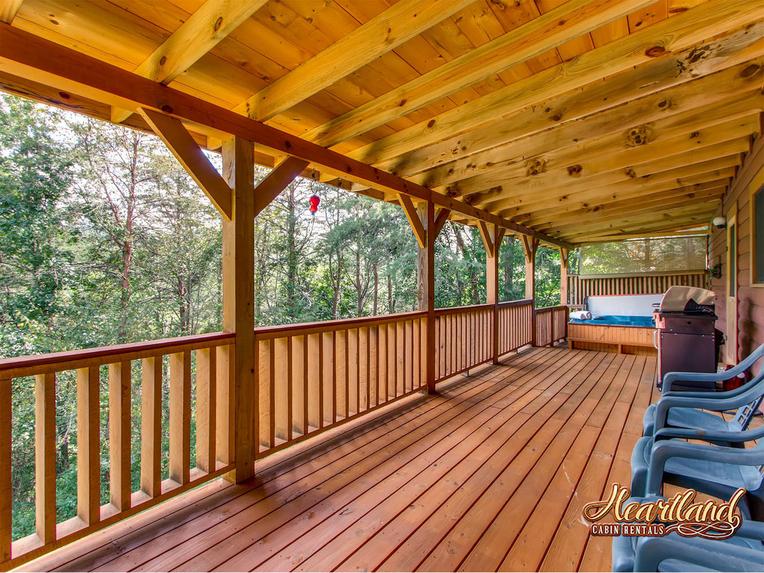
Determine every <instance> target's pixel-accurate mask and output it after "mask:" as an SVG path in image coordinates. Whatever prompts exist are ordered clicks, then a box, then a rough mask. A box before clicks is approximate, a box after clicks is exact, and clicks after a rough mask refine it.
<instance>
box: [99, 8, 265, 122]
mask: <svg viewBox="0 0 764 573" xmlns="http://www.w3.org/2000/svg"><path fill="white" fill-rule="evenodd" d="M267 1H268V0H207V1H206V2H205V3H204V4H202V5H201V6H200V7H199V9H198V10H196V11H195V12H194V13H193V14H191V16H189V18H188V20H186V21H185V22H183V24H181V25H180V27H179V28H178V29H177V30H175V32H173V33H172V35H171V36H170V37H169V38H167V40H165V41H164V42H163V43H162V45H161V46H159V47H158V48H157V49H156V50H154V52H153V53H152V54H151V55H150V56H149V57H148V58H146V59H145V60H144V61H143V63H141V65H139V66H138V68H137V69H136V70H135V73H136V74H140V75H142V76H143V77H145V78H148V79H150V80H154V81H156V82H162V83H164V84H169V83H170V82H171V81H172V80H174V79H175V78H177V77H178V76H179V75H180V74H182V73H183V72H185V71H186V70H187V69H188V68H190V67H191V66H192V65H194V63H196V62H197V61H198V60H199V59H200V58H201V57H202V56H204V55H205V54H206V53H207V52H209V51H210V50H212V48H214V47H215V46H216V45H217V44H218V43H219V42H220V41H221V40H222V39H223V38H225V37H226V36H228V35H229V34H230V33H231V32H233V31H234V30H236V28H238V27H239V25H240V24H241V23H242V22H244V21H245V20H246V19H247V18H249V17H250V16H252V14H254V13H255V12H257V11H258V10H259V9H260V8H261V7H262V6H263V5H264V4H265V3H266V2H267ZM131 113H132V112H131V111H129V110H124V109H120V108H115V109H113V110H112V121H114V122H115V123H121V122H123V121H124V120H125V119H127V117H129V116H130V114H131Z"/></svg>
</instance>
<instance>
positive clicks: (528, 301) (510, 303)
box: [499, 298, 533, 307]
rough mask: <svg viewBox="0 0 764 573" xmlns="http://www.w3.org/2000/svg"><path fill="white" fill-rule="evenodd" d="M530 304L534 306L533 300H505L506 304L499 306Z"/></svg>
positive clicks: (501, 303)
mask: <svg viewBox="0 0 764 573" xmlns="http://www.w3.org/2000/svg"><path fill="white" fill-rule="evenodd" d="M528 304H533V299H532V298H521V299H520V300H505V301H504V302H500V303H499V306H500V307H501V306H525V305H528Z"/></svg>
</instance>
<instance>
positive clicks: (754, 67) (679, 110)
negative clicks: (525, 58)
mask: <svg viewBox="0 0 764 573" xmlns="http://www.w3.org/2000/svg"><path fill="white" fill-rule="evenodd" d="M763 68H764V57H762V58H756V59H755V60H751V61H749V62H745V63H743V64H739V65H738V66H735V67H732V68H729V69H727V70H723V71H721V72H718V73H716V74H711V75H709V76H706V77H704V78H700V79H696V80H694V81H689V82H685V83H683V84H680V85H678V86H676V87H673V88H670V89H667V90H663V91H660V92H657V93H655V94H651V95H648V96H646V97H642V98H639V99H634V100H632V101H629V102H627V103H624V104H621V105H618V106H616V107H613V108H609V109H606V110H603V111H600V112H597V113H594V114H592V115H587V116H585V117H582V118H580V119H576V120H573V121H569V122H564V123H560V124H557V125H554V127H552V128H550V129H546V130H544V131H541V132H538V133H535V134H532V135H528V136H525V137H522V138H516V139H512V140H511V141H508V142H507V143H504V144H502V145H499V146H497V147H493V148H490V149H486V150H484V151H480V152H478V153H474V154H472V155H469V156H467V157H464V158H462V159H459V160H457V161H449V162H447V163H444V164H442V165H439V166H437V167H435V168H433V169H429V170H428V171H426V172H424V173H419V174H417V175H414V176H411V177H409V178H410V179H411V180H412V181H416V182H418V183H422V184H423V185H426V186H428V187H431V188H437V187H440V186H443V185H449V184H452V183H454V182H456V181H459V180H462V179H466V178H467V177H472V176H475V175H479V174H480V173H484V172H486V171H489V170H490V169H491V168H494V167H496V166H500V165H502V164H506V163H507V162H509V161H510V160H512V159H513V158H518V157H533V156H535V155H541V154H543V153H548V152H551V151H553V150H556V149H560V148H564V147H567V146H571V145H575V144H577V143H579V142H581V141H584V140H591V139H593V138H596V137H602V136H606V135H611V134H615V133H622V134H624V133H626V130H627V129H628V128H630V127H637V126H640V125H646V124H650V123H651V122H654V121H660V120H664V119H667V118H670V117H673V116H676V115H680V114H681V115H683V116H684V117H686V116H687V114H688V113H689V112H692V111H693V110H701V109H712V108H713V106H715V105H719V104H723V102H727V101H734V100H739V99H740V98H741V97H742V96H743V95H744V94H746V93H748V94H750V95H754V94H753V92H754V91H755V92H758V91H760V90H761V83H762V77H764V69H763ZM631 90H635V92H634V94H635V95H638V93H639V92H638V90H637V88H635V87H634V86H629V88H628V91H631ZM619 99H620V98H618V97H616V99H615V101H618V100H619ZM545 123H546V124H548V123H549V121H548V120H547V121H546V122H545ZM547 127H548V125H547ZM506 128H507V126H506V124H502V125H501V126H499V125H497V126H496V131H501V132H503V133H506Z"/></svg>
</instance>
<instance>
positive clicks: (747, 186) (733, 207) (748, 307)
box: [710, 138, 764, 359]
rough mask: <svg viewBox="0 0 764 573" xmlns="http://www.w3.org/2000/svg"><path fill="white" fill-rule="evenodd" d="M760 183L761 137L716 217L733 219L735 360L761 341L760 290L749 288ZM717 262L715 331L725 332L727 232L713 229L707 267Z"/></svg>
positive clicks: (763, 177)
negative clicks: (753, 209)
mask: <svg viewBox="0 0 764 573" xmlns="http://www.w3.org/2000/svg"><path fill="white" fill-rule="evenodd" d="M763 182H764V144H763V142H762V138H759V139H757V140H756V142H755V143H754V145H753V147H752V149H751V152H750V153H749V154H748V156H747V157H746V159H745V162H744V164H743V166H742V167H741V169H740V171H739V172H738V174H737V176H736V177H735V179H734V180H733V182H732V185H731V187H730V190H729V191H728V192H727V194H726V195H725V198H724V203H723V205H722V208H721V209H720V210H719V213H718V214H719V215H723V216H729V215H731V214H732V213H735V214H736V217H737V284H738V288H737V313H738V317H737V330H738V340H737V342H738V348H737V357H738V359H740V357H743V356H746V355H747V354H748V353H749V352H750V351H751V350H753V348H755V347H756V346H757V345H759V344H761V343H762V342H764V288H762V287H759V286H752V285H751V282H752V281H751V239H752V233H751V218H750V215H751V205H750V198H751V193H752V190H753V189H757V188H758V187H759V186H760V185H761V184H762V183H763ZM718 263H721V266H722V274H721V277H719V278H712V279H711V289H712V290H713V291H714V292H715V293H716V314H717V316H718V317H719V319H718V320H717V322H716V328H718V329H719V330H721V331H722V332H725V334H726V330H727V327H726V324H727V308H726V306H727V304H726V302H727V232H726V229H714V231H713V234H712V236H711V257H710V264H711V266H712V267H713V266H714V265H716V264H718Z"/></svg>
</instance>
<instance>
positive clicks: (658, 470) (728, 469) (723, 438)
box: [631, 427, 764, 519]
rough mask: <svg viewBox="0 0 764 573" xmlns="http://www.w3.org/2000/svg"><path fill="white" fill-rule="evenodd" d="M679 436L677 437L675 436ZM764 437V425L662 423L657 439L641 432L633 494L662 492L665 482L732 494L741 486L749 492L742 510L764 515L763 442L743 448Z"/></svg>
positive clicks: (635, 453)
mask: <svg viewBox="0 0 764 573" xmlns="http://www.w3.org/2000/svg"><path fill="white" fill-rule="evenodd" d="M673 438H678V439H673ZM762 438H764V427H761V428H756V429H754V430H746V431H741V432H711V431H706V430H690V429H686V428H663V429H661V430H658V432H657V433H656V435H655V438H650V437H642V438H640V439H639V441H638V442H637V444H636V446H635V447H634V451H633V453H632V457H631V472H632V473H631V493H632V495H633V496H636V497H644V496H647V495H660V494H661V493H662V489H663V484H664V483H671V484H674V485H677V486H680V487H685V488H692V489H695V490H697V491H701V492H703V493H706V494H709V495H712V496H714V497H718V498H721V499H729V497H730V496H731V495H732V494H733V493H734V492H735V491H736V490H737V489H738V488H741V487H742V488H745V489H746V490H748V493H747V495H746V497H745V503H744V504H743V505H741V512H743V514H744V515H745V516H746V517H752V518H753V519H762V518H764V487H762V477H763V476H762V474H761V472H760V470H759V467H760V466H762V465H764V442H761V443H759V444H758V445H757V446H755V447H752V448H744V447H739V446H741V445H744V444H745V443H746V442H750V441H753V440H760V439H762ZM680 439H693V440H697V439H700V440H705V441H714V442H722V443H730V444H734V445H735V446H737V447H730V446H717V445H712V444H695V443H688V442H685V441H680Z"/></svg>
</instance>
